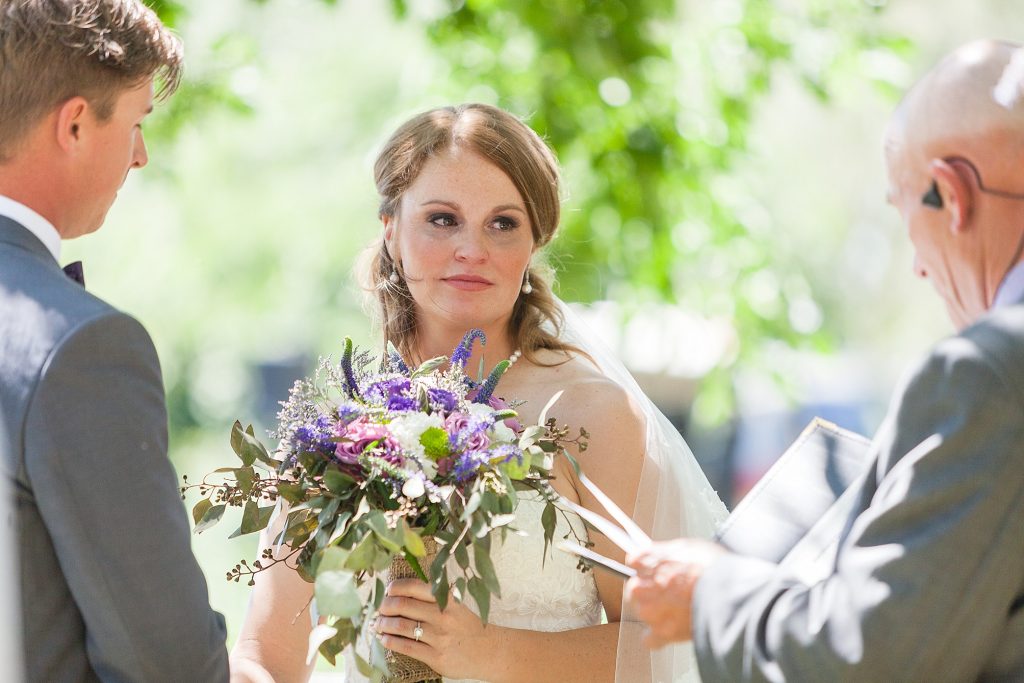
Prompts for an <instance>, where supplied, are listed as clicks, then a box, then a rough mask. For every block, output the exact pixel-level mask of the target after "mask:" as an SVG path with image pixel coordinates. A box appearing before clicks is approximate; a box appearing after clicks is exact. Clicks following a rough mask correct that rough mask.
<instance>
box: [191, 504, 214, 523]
mask: <svg viewBox="0 0 1024 683" xmlns="http://www.w3.org/2000/svg"><path fill="white" fill-rule="evenodd" d="M212 507H213V501H211V500H210V499H209V498H203V499H202V500H200V501H199V502H198V503H196V504H195V507H193V508H192V521H193V522H194V523H196V524H199V522H201V521H202V519H203V515H205V514H206V511H207V510H209V509H210V508H212Z"/></svg>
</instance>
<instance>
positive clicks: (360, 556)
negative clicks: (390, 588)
mask: <svg viewBox="0 0 1024 683" xmlns="http://www.w3.org/2000/svg"><path fill="white" fill-rule="evenodd" d="M378 552H379V551H378V550H377V544H376V543H375V542H374V540H373V534H370V533H368V534H366V535H365V536H363V538H362V540H361V541H359V543H357V544H356V546H355V547H354V548H352V552H351V553H349V556H348V559H346V560H345V568H346V569H351V570H352V571H354V572H361V571H368V570H370V569H371V568H373V566H374V565H375V564H376V563H377V553H378Z"/></svg>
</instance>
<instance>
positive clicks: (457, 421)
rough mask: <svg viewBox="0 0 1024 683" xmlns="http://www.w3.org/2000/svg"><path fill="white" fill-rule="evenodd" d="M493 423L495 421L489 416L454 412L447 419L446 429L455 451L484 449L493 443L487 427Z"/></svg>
mask: <svg viewBox="0 0 1024 683" xmlns="http://www.w3.org/2000/svg"><path fill="white" fill-rule="evenodd" d="M492 424H494V421H493V420H491V419H489V418H487V417H483V418H479V417H473V416H471V415H466V414H465V413H452V414H451V415H449V416H448V418H447V419H446V420H445V422H444V429H445V431H446V432H448V441H449V443H450V444H451V447H452V450H453V451H462V450H467V451H473V450H483V449H485V448H487V447H488V446H489V445H490V443H491V440H490V439H488V438H487V429H488V428H489V427H490V426H491V425H492Z"/></svg>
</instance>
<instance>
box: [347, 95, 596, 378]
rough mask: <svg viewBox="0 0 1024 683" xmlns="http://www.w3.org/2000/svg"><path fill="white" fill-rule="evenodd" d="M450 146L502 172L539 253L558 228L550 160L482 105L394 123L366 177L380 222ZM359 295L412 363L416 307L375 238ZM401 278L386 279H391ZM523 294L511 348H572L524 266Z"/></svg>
mask: <svg viewBox="0 0 1024 683" xmlns="http://www.w3.org/2000/svg"><path fill="white" fill-rule="evenodd" d="M453 148H461V149H468V150H471V151H473V152H475V153H476V154H479V155H480V156H482V157H484V158H485V159H487V160H488V161H490V162H491V163H493V164H494V165H495V166H497V167H498V168H500V169H501V170H502V171H504V172H505V175H507V176H508V177H509V178H510V179H511V180H512V182H513V184H515V186H516V189H517V190H519V194H520V195H522V197H523V201H524V202H525V203H526V211H527V213H528V214H529V217H530V224H531V225H532V226H533V240H534V243H535V245H536V247H537V248H538V249H539V248H541V247H543V246H545V245H546V244H548V243H549V242H550V241H551V238H552V237H554V235H555V231H556V230H557V229H558V219H559V213H560V209H561V207H560V197H559V186H558V175H559V174H558V162H557V161H556V160H555V156H554V154H553V153H552V152H551V150H550V149H549V148H548V146H547V145H546V144H544V141H543V140H541V139H540V137H539V136H538V135H537V134H536V133H535V132H534V131H533V130H532V129H531V128H530V127H529V126H527V125H526V124H524V123H523V122H522V121H520V120H519V119H518V118H516V117H515V116H513V115H512V114H509V113H508V112H506V111H503V110H501V109H498V108H497V107H492V106H490V105H487V104H462V105H459V106H455V107H440V108H438V109H432V110H430V111H427V112H424V113H422V114H419V115H417V116H414V117H413V118H412V119H410V120H409V121H407V122H405V123H404V124H402V126H401V127H399V128H398V130H396V131H395V133H394V134H393V135H392V136H391V138H390V139H389V140H388V141H387V143H386V144H385V145H384V149H382V150H381V152H380V154H379V155H378V156H377V161H376V163H375V164H374V167H373V172H374V178H375V180H376V183H377V192H378V193H379V194H380V198H381V202H380V209H379V215H380V217H384V216H390V217H393V216H395V215H396V214H397V212H398V207H399V203H400V201H401V199H402V194H403V193H404V192H405V191H406V189H408V188H409V186H410V185H412V183H413V182H415V181H416V178H417V177H418V176H419V174H420V171H421V170H422V169H423V166H424V164H426V162H427V160H429V159H430V158H431V157H432V156H434V155H436V154H439V153H443V152H445V151H447V150H450V149H453ZM371 254H372V256H371V261H370V263H369V267H368V268H367V278H366V279H367V280H368V282H366V286H367V289H368V290H370V291H372V292H374V293H375V294H376V304H377V313H378V314H379V315H380V317H381V323H382V325H383V328H384V330H383V331H384V339H385V341H390V342H392V343H393V344H394V345H395V346H396V347H397V348H398V350H399V352H400V353H401V354H402V356H403V357H405V358H407V359H413V358H416V341H417V338H416V336H417V326H416V309H415V305H414V302H413V299H412V295H411V294H410V292H409V287H408V285H407V284H406V282H405V277H404V274H403V273H402V268H401V264H400V263H395V261H393V260H392V258H391V255H390V254H389V253H388V250H387V248H386V246H385V244H384V239H383V237H382V238H381V239H380V240H379V241H378V242H377V243H375V244H374V246H372V247H371ZM396 271H397V272H398V273H399V274H401V275H402V277H400V278H398V282H392V281H391V277H390V276H391V274H392V273H393V272H396ZM527 273H528V274H529V279H530V285H531V287H532V288H533V289H532V291H531V292H530V293H529V294H525V293H521V294H520V295H519V298H518V299H517V300H516V303H515V306H514V307H513V309H512V316H511V318H510V319H509V330H508V331H509V336H510V338H511V340H512V345H513V348H516V349H519V350H520V351H522V354H523V356H524V357H525V358H526V359H528V360H530V361H531V362H538V358H537V352H538V351H539V350H540V349H552V350H556V351H566V352H568V351H572V352H578V350H577V349H576V348H575V347H573V346H572V345H569V344H566V343H565V342H563V341H561V340H559V338H558V334H559V331H560V330H561V327H562V316H561V313H560V312H559V310H558V305H557V304H556V302H555V297H554V294H553V293H552V291H551V272H550V269H549V268H546V267H544V266H543V265H541V264H535V263H533V261H532V260H531V263H530V265H529V266H528V269H527Z"/></svg>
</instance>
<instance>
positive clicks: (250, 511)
mask: <svg viewBox="0 0 1024 683" xmlns="http://www.w3.org/2000/svg"><path fill="white" fill-rule="evenodd" d="M259 521H260V511H259V508H258V507H257V505H256V501H254V500H250V501H248V502H246V504H245V507H243V508H242V524H241V526H239V527H238V531H239V534H250V533H252V532H253V531H259V530H260V527H259V526H258V525H259Z"/></svg>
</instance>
